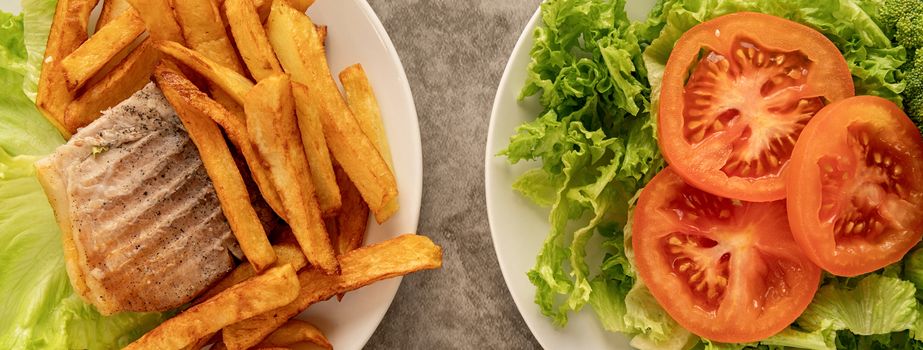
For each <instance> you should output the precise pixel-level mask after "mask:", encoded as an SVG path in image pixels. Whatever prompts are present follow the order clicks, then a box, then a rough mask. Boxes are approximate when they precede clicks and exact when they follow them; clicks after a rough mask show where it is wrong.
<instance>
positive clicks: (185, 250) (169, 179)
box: [36, 84, 239, 315]
mask: <svg viewBox="0 0 923 350" xmlns="http://www.w3.org/2000/svg"><path fill="white" fill-rule="evenodd" d="M36 169H37V171H38V174H39V180H40V181H41V183H42V186H43V187H44V189H45V193H46V194H47V196H48V198H49V201H50V202H51V204H52V207H53V208H54V211H55V216H56V218H57V221H58V224H59V226H60V227H61V231H62V240H63V242H64V250H65V259H66V262H67V272H68V275H69V276H70V280H71V284H72V285H73V286H74V289H75V290H76V291H77V293H78V294H79V295H80V296H81V297H83V298H84V299H85V300H86V301H87V302H89V303H92V304H94V305H96V307H97V309H99V311H100V312H101V313H102V314H104V315H110V314H113V313H116V312H121V311H165V310H169V309H172V308H175V307H178V306H180V305H182V304H184V303H187V302H189V301H190V300H192V299H193V298H194V297H195V296H196V295H198V294H199V293H200V292H202V291H203V290H204V289H206V288H207V287H208V286H209V285H211V284H212V283H213V282H216V281H217V280H218V279H220V278H221V277H223V276H224V275H225V274H227V273H228V272H229V271H230V270H231V268H232V267H233V264H234V261H233V257H232V255H234V254H232V251H233V252H238V251H239V248H238V247H236V244H237V243H236V240H235V239H234V238H233V235H232V234H231V229H230V227H229V226H228V223H227V219H226V218H225V216H224V214H223V213H222V211H221V206H220V204H219V202H218V198H217V196H216V193H215V190H214V187H213V186H212V183H211V181H210V180H209V178H208V175H207V174H206V172H205V168H204V167H203V165H202V161H201V159H200V158H199V153H198V151H197V150H196V147H195V145H194V144H193V143H192V141H191V140H190V139H189V136H188V135H187V134H186V131H185V129H184V128H183V124H182V123H181V122H180V120H179V118H178V117H177V116H176V113H175V112H174V111H173V109H172V107H171V106H170V105H169V104H168V103H167V101H166V99H165V98H164V96H163V95H162V94H161V92H160V90H159V89H157V87H156V86H154V84H148V85H147V86H146V87H145V88H144V89H142V90H141V91H138V92H137V93H136V94H135V95H133V96H132V97H131V98H129V99H128V100H125V101H124V102H122V103H121V104H119V105H117V106H115V107H113V108H111V109H109V110H107V111H105V112H104V113H103V116H102V117H100V118H99V119H98V120H96V121H95V122H93V123H92V124H90V125H88V126H86V127H85V128H83V129H81V130H80V131H79V132H78V133H77V134H75V135H74V136H73V137H72V138H71V139H70V141H68V142H67V144H65V145H63V146H61V147H59V148H58V149H57V150H56V151H55V153H54V154H52V155H50V156H49V157H47V158H45V159H42V160H40V161H39V162H37V163H36Z"/></svg>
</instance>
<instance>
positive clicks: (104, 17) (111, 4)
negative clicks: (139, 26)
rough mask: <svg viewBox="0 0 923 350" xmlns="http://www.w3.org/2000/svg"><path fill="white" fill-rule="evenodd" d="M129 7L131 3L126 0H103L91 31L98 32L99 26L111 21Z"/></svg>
mask: <svg viewBox="0 0 923 350" xmlns="http://www.w3.org/2000/svg"><path fill="white" fill-rule="evenodd" d="M130 8H131V5H130V4H129V3H128V1H126V0H104V1H103V9H102V11H100V12H99V19H97V20H96V29H93V32H98V31H99V29H100V28H102V27H103V26H105V25H106V24H108V23H109V22H112V20H114V19H115V18H116V17H118V16H119V15H121V14H122V13H123V12H125V10H128V9H130Z"/></svg>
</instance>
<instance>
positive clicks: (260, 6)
mask: <svg viewBox="0 0 923 350" xmlns="http://www.w3.org/2000/svg"><path fill="white" fill-rule="evenodd" d="M314 1H315V0H288V3H289V4H290V5H292V7H294V8H295V9H297V10H298V11H301V12H302V13H304V12H305V11H307V10H308V8H309V7H311V5H313V4H314ZM272 3H273V0H253V4H254V5H256V10H257V13H259V15H260V21H261V22H264V21H266V18H267V17H269V10H270V8H271V7H272Z"/></svg>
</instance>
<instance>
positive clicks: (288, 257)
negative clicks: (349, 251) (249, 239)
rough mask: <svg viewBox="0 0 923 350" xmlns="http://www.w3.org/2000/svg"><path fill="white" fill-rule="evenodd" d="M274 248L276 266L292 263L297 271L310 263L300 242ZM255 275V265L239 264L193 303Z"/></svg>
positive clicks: (277, 245) (286, 243) (278, 245)
mask: <svg viewBox="0 0 923 350" xmlns="http://www.w3.org/2000/svg"><path fill="white" fill-rule="evenodd" d="M272 249H273V250H274V251H275V252H276V266H282V265H286V264H288V265H292V267H293V268H295V270H296V271H297V270H301V268H303V267H305V266H306V265H307V264H308V260H307V258H305V257H304V253H303V252H302V251H301V247H300V246H298V242H282V243H279V244H276V245H273V246H272ZM254 275H256V271H255V270H253V265H250V263H249V262H244V263H242V264H240V265H237V268H235V269H234V270H233V271H231V273H229V274H228V275H227V276H225V277H224V278H223V279H222V280H221V281H218V283H216V284H215V285H214V286H212V287H211V288H209V290H208V291H206V292H205V293H204V294H202V295H201V296H199V297H198V298H196V300H195V301H193V304H198V303H200V302H203V301H205V300H208V299H210V298H211V297H213V296H215V295H216V294H218V293H221V292H222V291H224V290H225V289H228V288H230V287H231V286H233V285H235V284H238V283H240V282H243V281H245V280H247V279H248V278H250V277H253V276H254Z"/></svg>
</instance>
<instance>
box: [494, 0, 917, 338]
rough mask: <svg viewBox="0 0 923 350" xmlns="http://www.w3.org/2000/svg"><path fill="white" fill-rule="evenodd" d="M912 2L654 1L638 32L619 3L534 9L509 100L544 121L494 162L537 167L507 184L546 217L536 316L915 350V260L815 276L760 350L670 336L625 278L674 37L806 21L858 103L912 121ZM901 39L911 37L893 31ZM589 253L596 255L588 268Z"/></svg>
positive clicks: (653, 161) (619, 327)
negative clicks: (875, 100)
mask: <svg viewBox="0 0 923 350" xmlns="http://www.w3.org/2000/svg"><path fill="white" fill-rule="evenodd" d="M918 3H919V4H921V5H920V6H921V8H923V2H921V1H920V0H778V1H756V0H659V1H658V2H657V3H656V4H655V6H654V8H653V9H652V10H651V12H650V14H649V16H648V18H647V19H645V20H643V21H636V22H632V21H631V20H629V19H628V16H627V15H626V13H625V11H624V6H625V0H547V1H546V2H545V3H543V4H542V7H541V20H542V24H543V26H541V27H539V28H536V29H535V32H534V40H535V43H534V46H533V48H532V50H531V58H532V59H531V62H530V63H529V66H528V76H527V80H526V82H525V87H524V88H523V90H522V92H521V95H520V98H527V97H530V96H533V95H537V98H538V100H539V102H540V103H541V105H542V106H543V107H544V112H542V113H541V114H540V115H539V116H538V117H537V118H536V119H535V120H533V121H531V122H527V123H525V124H523V125H522V126H521V127H520V128H519V129H518V132H517V134H516V135H514V136H513V137H512V138H511V139H510V144H509V147H508V148H507V149H506V150H505V151H503V152H501V155H504V156H506V157H507V158H508V159H509V161H510V162H511V163H517V162H519V161H522V160H538V161H540V162H541V164H542V166H541V167H540V168H537V169H533V170H531V171H529V172H527V173H525V174H524V175H523V176H522V177H521V178H520V179H519V180H518V181H517V182H516V183H515V184H514V185H513V187H514V189H515V190H516V191H518V192H520V193H521V194H522V195H524V196H525V197H528V198H530V199H531V200H532V201H533V202H535V203H536V204H538V205H540V206H544V207H549V208H550V210H551V213H550V223H551V232H550V233H549V234H548V237H547V238H546V241H545V243H544V245H543V247H542V250H541V252H539V255H538V257H537V259H536V264H535V267H534V268H533V269H532V270H531V271H530V272H529V273H528V276H529V279H530V281H531V282H532V283H533V284H534V285H535V286H536V296H535V301H536V303H537V304H538V306H539V307H540V308H541V311H542V313H543V314H544V315H546V316H548V317H549V318H550V319H551V320H552V321H553V322H554V323H555V324H556V325H558V326H564V325H565V324H566V323H567V317H568V314H569V313H570V312H574V311H580V310H581V309H582V308H583V307H584V306H585V305H586V304H587V303H589V304H590V305H591V307H592V308H593V310H594V311H595V313H596V315H597V318H598V319H599V321H600V323H601V325H602V326H603V327H604V328H605V329H606V330H609V331H613V332H622V333H626V334H628V335H629V336H630V337H632V345H633V346H635V347H637V348H640V349H686V348H698V349H742V348H761V349H770V348H771V349H780V348H805V349H833V348H840V349H879V348H880V349H886V348H900V347H905V348H908V349H911V348H913V349H923V315H921V312H923V306H921V305H920V299H918V298H917V296H923V289H921V287H923V250H918V251H915V252H912V253H911V254H908V256H907V257H906V258H905V261H904V262H903V263H900V264H895V265H894V266H892V267H888V268H886V269H884V270H883V271H881V272H877V273H872V274H868V275H865V276H859V277H855V278H834V277H830V278H826V279H825V280H824V284H823V286H821V288H820V290H819V291H818V293H817V295H816V296H815V298H814V301H813V302H812V304H811V305H810V306H809V308H808V309H807V310H806V311H805V312H804V314H803V315H802V316H801V318H799V319H798V321H796V322H795V324H793V325H792V327H790V328H789V329H787V330H785V331H783V332H782V333H780V334H777V335H775V336H773V337H771V338H768V339H765V340H763V341H761V342H760V343H759V344H719V343H713V342H711V341H709V340H706V339H700V338H698V337H696V336H694V335H692V334H690V333H689V332H688V331H686V330H685V329H683V328H682V327H681V326H679V325H678V324H677V323H676V322H675V321H673V320H672V319H671V318H670V317H669V315H668V314H667V313H666V312H665V311H664V310H663V309H662V308H661V307H660V306H659V305H658V304H657V302H656V301H655V300H654V299H653V297H652V296H651V295H650V292H648V291H647V289H646V287H644V285H643V284H642V283H641V281H640V280H638V279H637V277H636V275H635V271H634V268H633V262H632V259H633V257H632V251H631V223H630V220H629V219H630V217H631V215H630V212H631V208H632V206H633V204H634V201H635V200H636V197H635V194H636V192H637V191H638V190H639V189H640V188H641V187H642V186H643V185H644V184H645V183H646V182H647V181H648V180H649V179H650V178H651V177H653V175H654V174H656V173H657V172H658V171H659V170H660V169H661V168H662V167H663V165H664V161H663V159H662V157H661V156H660V154H659V150H658V148H657V140H656V137H657V134H656V128H657V125H656V123H655V121H656V114H655V112H656V110H657V105H658V100H659V91H660V81H661V78H662V74H663V70H664V68H665V66H666V63H667V59H668V58H669V56H670V51H671V50H672V48H673V45H674V44H675V42H676V41H677V40H678V39H679V37H680V36H681V35H682V33H684V32H685V31H686V30H688V29H689V28H691V27H693V26H695V25H696V24H699V23H701V22H704V21H707V20H709V19H712V18H715V17H718V16H721V15H725V14H729V13H733V12H739V11H753V12H762V13H767V14H772V15H776V16H780V17H784V18H787V19H790V20H793V21H796V22H799V23H802V24H805V25H807V26H810V27H812V28H814V29H816V30H818V31H820V32H821V33H823V34H824V35H825V36H826V37H827V38H829V39H830V40H831V41H832V42H833V43H834V44H835V45H836V46H837V48H839V50H840V51H841V53H842V54H843V56H844V58H845V59H846V62H847V64H848V66H849V68H850V70H851V72H852V75H853V81H854V83H855V86H856V93H857V94H865V95H876V96H881V97H884V98H887V99H889V100H891V101H893V102H895V103H897V104H898V105H901V106H903V107H904V108H905V109H906V110H908V113H909V114H910V115H911V116H912V117H916V118H915V119H914V120H915V121H916V122H917V124H918V125H923V120H921V117H920V116H921V114H923V113H919V112H923V102H916V101H923V55H916V54H915V49H916V48H917V47H920V46H923V45H921V43H920V42H919V38H920V37H921V36H920V35H921V34H923V32H920V28H921V27H920V26H919V24H920V23H923V22H920V21H917V22H913V23H915V24H914V25H916V26H917V27H915V28H914V27H912V26H911V25H907V24H906V23H905V22H906V20H900V19H898V20H895V19H894V17H895V15H893V13H901V12H902V10H900V9H898V8H897V7H898V6H911V5H909V4H918ZM914 6H916V5H914ZM902 8H906V7H902ZM903 12H906V11H903ZM910 13H912V14H914V16H916V17H913V18H918V19H919V18H923V16H920V15H919V13H921V12H920V11H916V12H910ZM888 16H891V17H888ZM902 21H903V22H902ZM901 23H904V24H901ZM908 32H912V33H917V34H916V36H913V35H906V34H903V35H897V34H896V33H908ZM908 38H916V39H914V40H910V39H908ZM911 41H912V42H911ZM908 51H909V52H908ZM921 52H923V51H921ZM914 60H916V62H919V63H917V64H914ZM914 103H920V104H919V106H921V108H920V109H919V110H916V109H915V108H916V107H915V106H916V105H914ZM915 113H916V114H915ZM591 241H592V242H594V243H593V244H592V245H590V244H589V242H591ZM600 242H601V243H600ZM597 251H600V252H601V253H602V254H601V255H602V257H601V258H589V257H591V256H594V254H593V252H597ZM588 253H589V254H588Z"/></svg>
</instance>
